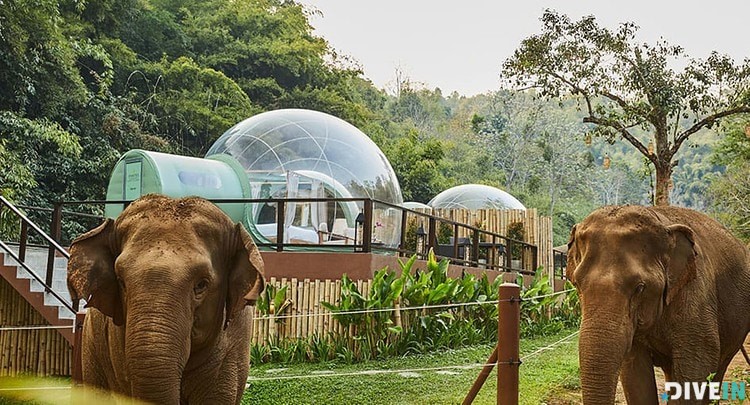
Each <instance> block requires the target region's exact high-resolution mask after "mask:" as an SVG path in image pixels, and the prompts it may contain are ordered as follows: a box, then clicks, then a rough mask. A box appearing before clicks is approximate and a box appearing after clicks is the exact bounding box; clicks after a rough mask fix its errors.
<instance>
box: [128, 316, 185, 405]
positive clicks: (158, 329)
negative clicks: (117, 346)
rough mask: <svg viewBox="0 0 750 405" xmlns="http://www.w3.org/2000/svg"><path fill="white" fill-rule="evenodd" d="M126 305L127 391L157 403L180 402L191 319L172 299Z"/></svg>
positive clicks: (139, 397)
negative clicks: (128, 307)
mask: <svg viewBox="0 0 750 405" xmlns="http://www.w3.org/2000/svg"><path fill="white" fill-rule="evenodd" d="M145 304H146V305H141V306H140V307H138V308H130V309H129V311H128V314H127V321H126V325H127V326H126V333H125V335H126V343H125V356H126V359H127V362H126V367H127V373H128V380H129V382H130V390H131V395H132V396H133V397H135V398H138V399H141V400H144V401H147V402H150V403H157V404H167V403H169V404H176V403H179V402H180V384H181V380H182V373H183V370H184V368H185V364H186V363H187V360H188V358H189V356H190V330H191V324H192V321H191V319H190V317H189V316H186V315H187V314H185V312H186V311H181V310H180V309H179V308H178V307H179V305H178V304H176V303H175V302H171V303H166V302H162V303H159V302H149V303H145Z"/></svg>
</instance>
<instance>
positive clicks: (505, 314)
mask: <svg viewBox="0 0 750 405" xmlns="http://www.w3.org/2000/svg"><path fill="white" fill-rule="evenodd" d="M498 301H499V302H498V303H497V309H498V311H497V312H498V323H497V347H498V353H497V403H498V405H517V404H518V366H520V365H521V360H520V355H519V340H520V337H521V336H520V322H521V287H519V286H518V285H517V284H512V283H503V284H502V285H501V286H500V292H499V294H498Z"/></svg>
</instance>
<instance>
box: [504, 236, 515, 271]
mask: <svg viewBox="0 0 750 405" xmlns="http://www.w3.org/2000/svg"><path fill="white" fill-rule="evenodd" d="M505 241H506V242H507V245H508V246H506V247H505V271H508V272H509V271H511V269H512V268H513V241H512V240H511V239H506V240H505Z"/></svg>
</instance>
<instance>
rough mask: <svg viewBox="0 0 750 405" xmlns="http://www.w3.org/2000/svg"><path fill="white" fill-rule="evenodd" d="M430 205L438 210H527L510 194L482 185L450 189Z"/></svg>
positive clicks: (465, 185)
mask: <svg viewBox="0 0 750 405" xmlns="http://www.w3.org/2000/svg"><path fill="white" fill-rule="evenodd" d="M428 205H429V206H431V207H432V208H436V209H467V210H478V209H485V208H488V209H514V210H525V209H526V207H525V206H524V205H523V204H522V203H521V202H520V201H518V199H516V197H513V196H512V195H510V194H509V193H507V192H505V191H503V190H500V189H499V188H495V187H490V186H485V185H482V184H464V185H461V186H456V187H452V188H449V189H447V190H445V191H443V192H441V193H440V194H438V195H436V196H435V197H434V198H433V199H432V200H430V202H429V203H428Z"/></svg>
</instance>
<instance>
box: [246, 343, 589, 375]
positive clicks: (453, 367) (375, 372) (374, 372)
mask: <svg viewBox="0 0 750 405" xmlns="http://www.w3.org/2000/svg"><path fill="white" fill-rule="evenodd" d="M579 333H580V332H579V331H575V332H574V333H571V334H570V335H568V336H565V337H564V338H562V339H560V340H558V341H556V342H554V343H552V344H549V345H547V346H544V347H542V348H539V349H537V350H535V351H533V352H531V353H529V354H527V355H525V356H522V357H521V362H523V361H526V360H528V359H530V358H532V357H534V356H538V355H539V354H541V353H542V352H545V351H547V350H551V349H554V348H555V347H557V346H559V345H561V344H563V343H565V342H566V341H568V340H570V339H572V338H573V337H575V336H577V335H578V334H579ZM506 363H507V362H504V361H498V362H495V363H474V364H463V365H448V366H441V367H424V368H409V369H398V370H393V369H380V370H363V371H352V372H348V373H318V374H302V375H289V376H284V375H280V376H274V377H248V379H247V382H248V383H251V382H262V381H281V380H302V379H308V378H322V377H351V376H361V375H378V374H398V373H417V372H425V371H441V370H471V369H476V368H483V367H487V366H496V365H498V364H506Z"/></svg>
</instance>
